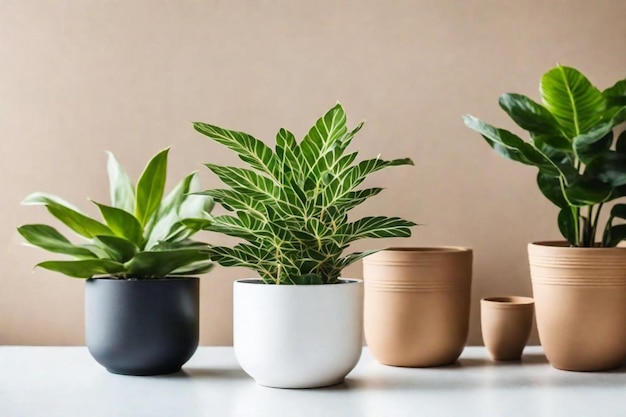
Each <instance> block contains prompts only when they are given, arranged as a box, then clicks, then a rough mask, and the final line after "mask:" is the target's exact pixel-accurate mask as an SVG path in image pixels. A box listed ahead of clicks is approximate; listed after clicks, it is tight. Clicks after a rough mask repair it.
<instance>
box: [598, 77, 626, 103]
mask: <svg viewBox="0 0 626 417" xmlns="http://www.w3.org/2000/svg"><path fill="white" fill-rule="evenodd" d="M602 95H604V97H606V99H607V102H608V104H609V105H611V106H626V79H623V80H619V81H618V82H616V83H615V84H614V85H613V86H611V87H609V88H607V89H606V90H604V91H603V92H602Z"/></svg>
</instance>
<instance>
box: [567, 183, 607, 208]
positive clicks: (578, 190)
mask: <svg viewBox="0 0 626 417" xmlns="http://www.w3.org/2000/svg"><path fill="white" fill-rule="evenodd" d="M612 192H613V188H612V187H611V186H610V185H608V184H605V183H603V182H600V181H597V180H595V179H588V178H580V179H579V180H577V181H574V182H573V183H571V184H569V185H568V186H566V187H565V194H566V195H567V199H568V200H569V202H570V203H571V204H572V205H574V206H591V205H594V204H599V203H603V202H605V201H607V200H608V199H609V197H610V196H611V193H612Z"/></svg>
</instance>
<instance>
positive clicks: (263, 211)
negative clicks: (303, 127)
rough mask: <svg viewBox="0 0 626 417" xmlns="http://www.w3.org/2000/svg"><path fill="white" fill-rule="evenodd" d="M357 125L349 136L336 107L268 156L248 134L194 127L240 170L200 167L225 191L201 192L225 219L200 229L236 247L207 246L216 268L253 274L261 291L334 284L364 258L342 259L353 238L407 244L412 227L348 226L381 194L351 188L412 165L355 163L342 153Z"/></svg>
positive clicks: (383, 223) (282, 137) (369, 222)
mask: <svg viewBox="0 0 626 417" xmlns="http://www.w3.org/2000/svg"><path fill="white" fill-rule="evenodd" d="M362 126H363V124H362V123H361V124H359V125H357V126H356V127H355V128H354V129H352V130H349V129H348V127H347V123H346V115H345V112H344V109H343V107H342V106H341V105H340V104H337V105H336V106H334V107H333V108H331V109H330V110H329V111H328V112H326V113H325V114H324V116H322V117H321V118H319V119H318V120H317V121H316V122H315V125H314V126H313V127H312V128H311V129H310V130H309V132H308V133H307V134H306V136H305V137H304V138H303V139H302V141H300V143H298V141H297V140H296V138H295V136H294V135H293V134H292V133H291V132H289V131H288V130H287V129H280V130H279V131H278V134H277V135H276V145H275V146H274V148H273V149H274V150H272V148H271V147H269V146H267V145H265V144H261V143H259V142H258V141H257V140H256V139H253V137H252V136H251V135H248V134H246V133H242V132H235V131H232V130H227V129H222V128H217V127H215V126H213V125H209V124H206V123H195V124H194V127H195V129H196V130H197V131H198V132H200V133H202V134H204V135H205V136H208V137H209V138H210V139H213V140H214V141H215V142H217V143H219V144H221V145H224V146H226V147H228V148H229V149H231V150H233V151H235V152H236V153H237V154H238V155H239V157H240V159H241V160H243V161H244V162H246V163H247V164H248V166H247V167H245V168H239V167H228V166H221V165H217V164H214V163H209V164H206V166H207V167H208V168H209V169H210V170H211V171H212V172H213V173H214V174H215V175H216V176H217V177H218V178H219V179H220V180H221V181H222V182H223V183H224V184H225V185H226V186H227V188H224V189H216V190H207V191H205V192H203V193H201V194H202V195H206V196H210V197H213V199H214V200H215V201H216V202H217V203H219V204H221V205H222V206H223V207H224V208H225V209H226V210H227V211H228V212H229V214H227V215H221V216H214V217H210V218H209V221H208V223H207V225H206V226H205V230H208V231H213V232H217V233H222V234H225V235H228V236H231V237H235V238H238V239H241V240H243V241H244V242H245V243H239V244H236V245H234V246H232V247H229V246H211V247H210V255H211V259H212V260H213V261H214V262H217V263H219V264H220V265H222V266H226V267H231V266H238V267H245V268H249V269H253V270H255V271H256V272H257V273H258V274H259V276H260V277H261V278H262V279H263V281H264V282H265V283H267V284H290V285H314V284H333V283H336V282H338V278H339V275H340V273H341V270H342V269H343V268H344V267H345V266H347V265H349V264H351V263H353V262H356V261H358V260H359V259H361V258H363V257H364V256H367V255H368V254H370V253H373V252H371V251H367V252H358V253H354V254H345V255H344V251H345V250H346V249H347V248H348V245H349V244H350V243H351V242H353V241H356V240H359V239H366V238H383V237H408V236H410V235H411V231H410V228H411V227H412V226H414V225H415V224H414V223H413V222H410V221H407V220H403V219H400V218H398V217H391V218H388V217H382V216H374V217H366V218H363V219H360V220H356V221H354V222H352V223H348V222H347V221H348V220H347V219H348V212H349V211H350V210H352V209H353V208H355V207H357V206H358V205H360V204H361V203H363V202H365V201H366V200H367V199H369V198H371V197H374V196H376V195H378V194H379V193H380V192H381V191H382V188H378V187H374V188H363V189H360V188H358V187H359V186H360V185H361V184H362V183H363V181H365V179H366V178H367V177H368V176H369V175H370V174H373V173H375V172H377V171H380V170H382V169H385V168H388V167H392V166H401V165H413V162H412V161H411V160H410V159H408V158H403V159H393V160H384V159H381V158H374V159H369V160H365V161H358V162H355V161H356V158H357V152H347V148H348V147H349V145H350V143H351V142H352V140H353V138H354V137H355V135H356V134H357V133H358V132H359V130H360V129H361V127H362Z"/></svg>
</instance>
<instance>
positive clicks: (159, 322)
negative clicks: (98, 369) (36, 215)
mask: <svg viewBox="0 0 626 417" xmlns="http://www.w3.org/2000/svg"><path fill="white" fill-rule="evenodd" d="M167 155H168V149H165V150H163V151H161V152H159V153H158V154H157V155H156V156H154V157H153V158H152V159H151V160H150V162H149V163H148V164H147V166H146V168H145V170H144V171H143V173H142V174H141V177H140V178H139V181H138V183H137V186H136V187H135V186H134V185H133V184H132V182H131V181H130V179H129V177H128V175H127V174H126V172H125V171H124V170H123V169H122V167H121V166H120V164H119V163H118V161H117V160H116V159H115V157H114V156H113V154H109V161H108V174H109V181H110V194H111V205H105V204H100V203H97V202H95V201H92V202H93V203H94V204H95V205H96V206H97V207H98V209H99V211H100V213H101V215H102V218H103V221H100V220H96V219H94V218H91V217H89V216H87V215H86V214H84V213H83V212H81V211H80V210H79V209H78V208H76V207H74V206H73V205H71V204H70V203H68V202H66V201H64V200H62V199H60V198H59V197H56V196H53V195H49V194H44V193H34V194H31V195H29V196H28V197H26V199H25V200H24V201H23V204H25V205H43V206H45V207H46V208H47V209H48V211H49V212H50V214H52V215H53V216H54V217H56V218H57V219H58V220H60V221H61V222H62V223H63V224H65V226H67V228H69V229H70V230H71V231H73V232H75V233H76V234H77V235H78V236H80V237H81V238H82V239H83V242H82V243H72V242H70V241H69V240H68V239H67V238H66V237H65V236H64V235H63V234H61V233H60V232H59V231H58V230H56V229H55V228H54V227H52V226H48V225H45V224H27V225H24V226H21V227H19V228H18V231H19V233H20V234H21V235H22V236H23V237H24V238H25V239H26V241H27V242H28V243H30V244H32V245H34V246H37V247H40V248H43V249H45V250H47V251H50V252H53V253H58V254H63V255H68V256H70V257H72V258H75V259H73V260H55V261H45V262H41V263H39V264H37V266H38V267H41V268H45V269H48V270H51V271H55V272H60V273H62V274H65V275H68V276H70V277H75V278H83V279H87V281H86V286H85V334H86V342H87V347H88V349H89V352H90V353H91V354H92V356H93V357H94V358H95V359H96V361H98V362H99V363H100V364H101V365H103V366H104V367H106V368H107V369H108V370H109V371H110V372H113V373H119V374H129V375H157V374H164V373H172V372H176V371H178V370H180V368H181V366H182V365H183V364H184V363H185V362H187V360H188V359H189V358H190V357H191V356H192V355H193V353H194V352H195V350H196V348H197V346H198V322H199V282H198V278H194V277H192V276H193V275H199V274H203V273H205V272H208V271H209V270H210V269H211V267H212V266H213V264H212V263H211V262H210V261H209V260H208V247H207V245H206V244H205V243H201V242H197V241H194V240H191V239H190V238H191V236H192V235H193V234H195V233H196V232H197V231H199V230H200V229H201V227H203V226H205V225H206V223H207V218H208V216H209V212H210V210H211V208H212V206H213V201H212V199H211V198H210V197H208V196H200V195H194V194H193V193H194V192H196V191H199V187H200V185H199V183H198V180H197V178H196V174H195V173H193V174H190V175H188V176H187V177H185V178H184V179H183V180H182V181H181V182H180V183H179V184H178V185H177V186H176V187H175V188H174V189H173V190H172V191H171V192H170V193H169V194H168V195H167V196H165V197H164V198H163V194H164V187H165V181H166V173H167Z"/></svg>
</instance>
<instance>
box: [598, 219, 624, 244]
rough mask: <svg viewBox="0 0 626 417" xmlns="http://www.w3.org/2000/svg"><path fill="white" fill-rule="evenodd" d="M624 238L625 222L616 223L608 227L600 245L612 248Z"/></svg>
mask: <svg viewBox="0 0 626 417" xmlns="http://www.w3.org/2000/svg"><path fill="white" fill-rule="evenodd" d="M623 240H626V224H618V225H616V226H611V227H610V228H608V229H607V230H606V231H605V233H604V236H603V238H602V246H605V247H608V248H612V247H615V246H617V245H618V244H619V243H620V242H621V241H623Z"/></svg>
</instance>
